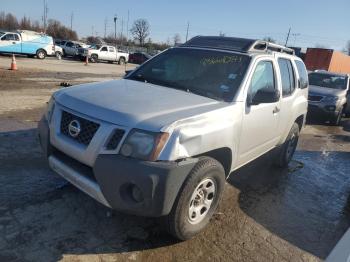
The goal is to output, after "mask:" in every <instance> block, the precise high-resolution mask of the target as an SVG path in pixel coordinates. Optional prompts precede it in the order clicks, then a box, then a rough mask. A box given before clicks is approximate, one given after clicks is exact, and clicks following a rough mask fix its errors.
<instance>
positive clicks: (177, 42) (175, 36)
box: [173, 33, 181, 46]
mask: <svg viewBox="0 0 350 262" xmlns="http://www.w3.org/2000/svg"><path fill="white" fill-rule="evenodd" d="M173 40H174V46H177V45H178V44H180V43H181V36H180V34H178V33H177V34H175V35H174V37H173Z"/></svg>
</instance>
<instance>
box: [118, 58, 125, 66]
mask: <svg viewBox="0 0 350 262" xmlns="http://www.w3.org/2000/svg"><path fill="white" fill-rule="evenodd" d="M118 64H120V65H125V58H124V57H120V58H119V61H118Z"/></svg>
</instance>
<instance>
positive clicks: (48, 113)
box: [45, 97, 55, 123]
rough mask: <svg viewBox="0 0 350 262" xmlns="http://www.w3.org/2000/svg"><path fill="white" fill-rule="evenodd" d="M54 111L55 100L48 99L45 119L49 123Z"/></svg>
mask: <svg viewBox="0 0 350 262" xmlns="http://www.w3.org/2000/svg"><path fill="white" fill-rule="evenodd" d="M54 110H55V99H54V98H53V97H51V98H50V101H49V102H48V103H47V110H46V114H45V116H46V119H47V121H48V122H49V123H50V122H51V118H52V114H53V111H54Z"/></svg>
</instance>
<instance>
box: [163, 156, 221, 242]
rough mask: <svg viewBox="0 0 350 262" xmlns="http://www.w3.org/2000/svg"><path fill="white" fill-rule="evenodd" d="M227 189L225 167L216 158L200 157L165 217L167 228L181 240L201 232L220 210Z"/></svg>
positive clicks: (164, 221)
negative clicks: (218, 209)
mask: <svg viewBox="0 0 350 262" xmlns="http://www.w3.org/2000/svg"><path fill="white" fill-rule="evenodd" d="M224 188H225V171H224V168H223V166H222V165H221V164H220V163H219V162H218V161H216V160H215V159H213V158H210V157H201V158H200V159H199V161H198V163H197V164H196V165H195V166H194V168H193V169H192V170H191V172H190V174H189V175H188V177H187V179H186V180H185V182H184V184H183V186H182V188H181V190H180V191H179V193H178V195H177V197H176V200H175V203H174V205H173V208H172V210H171V212H170V214H169V215H167V216H165V217H163V219H164V220H163V223H164V226H165V230H166V231H167V232H168V233H170V234H171V235H173V236H174V237H175V238H177V239H179V240H187V239H190V238H192V237H193V236H195V235H196V234H198V233H199V232H200V231H202V230H203V229H204V228H205V226H206V225H207V224H208V223H209V220H210V218H211V217H212V216H213V214H214V212H215V210H216V209H217V207H218V204H219V202H220V200H221V198H222V194H223V191H224ZM204 200H206V201H207V203H205V202H204ZM191 212H192V213H191Z"/></svg>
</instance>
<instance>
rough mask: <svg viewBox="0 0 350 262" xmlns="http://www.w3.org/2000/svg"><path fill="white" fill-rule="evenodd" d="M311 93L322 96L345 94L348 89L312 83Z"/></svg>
mask: <svg viewBox="0 0 350 262" xmlns="http://www.w3.org/2000/svg"><path fill="white" fill-rule="evenodd" d="M309 93H310V94H314V95H322V96H345V95H346V90H340V89H333V88H327V87H321V86H313V85H310V87H309Z"/></svg>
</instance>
